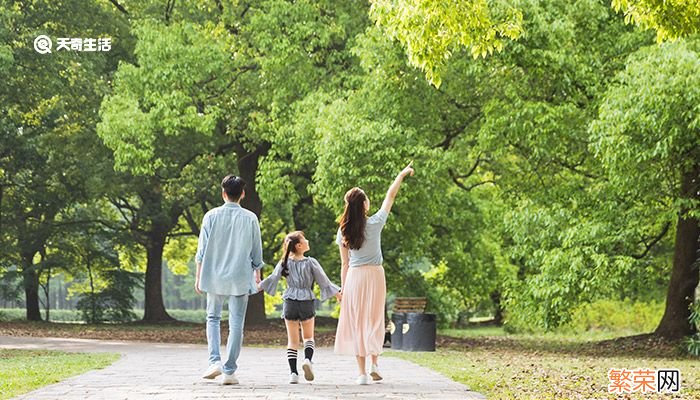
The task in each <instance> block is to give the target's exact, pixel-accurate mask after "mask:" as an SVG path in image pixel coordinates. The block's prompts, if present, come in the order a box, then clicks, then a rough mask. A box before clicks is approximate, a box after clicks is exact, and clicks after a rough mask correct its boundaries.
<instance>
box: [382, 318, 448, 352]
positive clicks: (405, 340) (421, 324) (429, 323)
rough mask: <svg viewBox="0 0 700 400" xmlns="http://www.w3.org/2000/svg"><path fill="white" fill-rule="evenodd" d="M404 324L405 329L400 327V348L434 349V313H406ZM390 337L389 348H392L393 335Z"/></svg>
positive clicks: (435, 328)
mask: <svg viewBox="0 0 700 400" xmlns="http://www.w3.org/2000/svg"><path fill="white" fill-rule="evenodd" d="M406 325H407V326H406V329H402V331H403V336H402V338H401V349H402V350H406V351H435V338H436V334H437V325H436V321H435V314H426V313H406ZM391 339H392V346H391V348H394V346H393V340H394V337H393V335H392V337H391Z"/></svg>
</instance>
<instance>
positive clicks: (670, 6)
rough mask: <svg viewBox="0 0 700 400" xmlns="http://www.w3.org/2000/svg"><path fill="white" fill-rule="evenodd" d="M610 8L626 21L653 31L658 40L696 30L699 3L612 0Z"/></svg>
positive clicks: (672, 37)
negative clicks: (622, 15) (621, 13)
mask: <svg viewBox="0 0 700 400" xmlns="http://www.w3.org/2000/svg"><path fill="white" fill-rule="evenodd" d="M612 7H613V9H615V11H618V12H620V11H622V12H624V14H625V21H626V22H628V23H634V24H636V25H637V26H639V27H640V28H642V29H653V30H655V31H656V39H657V41H659V42H662V41H666V40H675V39H679V38H683V37H689V36H692V35H694V34H696V33H698V32H700V6H698V4H697V3H694V2H692V1H664V0H612Z"/></svg>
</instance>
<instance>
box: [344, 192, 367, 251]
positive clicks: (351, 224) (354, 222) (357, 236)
mask: <svg viewBox="0 0 700 400" xmlns="http://www.w3.org/2000/svg"><path fill="white" fill-rule="evenodd" d="M365 200H367V195H365V192H363V191H362V189H360V188H358V187H354V188H352V189H350V190H348V192H347V193H345V210H344V211H343V215H342V216H341V217H340V233H341V234H342V235H343V245H344V246H346V247H348V248H350V249H352V250H357V249H359V248H360V247H362V245H363V244H364V243H365V225H367V211H366V210H365Z"/></svg>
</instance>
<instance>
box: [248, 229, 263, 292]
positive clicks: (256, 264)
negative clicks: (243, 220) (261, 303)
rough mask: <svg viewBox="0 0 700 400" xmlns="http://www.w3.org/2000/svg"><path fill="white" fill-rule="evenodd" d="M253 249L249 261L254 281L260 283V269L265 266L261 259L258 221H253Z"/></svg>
mask: <svg viewBox="0 0 700 400" xmlns="http://www.w3.org/2000/svg"><path fill="white" fill-rule="evenodd" d="M252 235H253V248H252V249H251V250H250V259H251V260H252V264H253V269H255V281H256V282H260V269H261V268H262V267H263V266H264V265H265V262H263V259H262V254H263V251H262V239H261V237H260V224H259V223H258V219H257V218H255V219H254V220H253V232H252Z"/></svg>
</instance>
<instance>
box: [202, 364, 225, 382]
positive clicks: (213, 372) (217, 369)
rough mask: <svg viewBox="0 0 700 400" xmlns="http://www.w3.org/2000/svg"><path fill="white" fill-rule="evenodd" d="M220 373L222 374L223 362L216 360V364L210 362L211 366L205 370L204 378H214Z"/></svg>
mask: <svg viewBox="0 0 700 400" xmlns="http://www.w3.org/2000/svg"><path fill="white" fill-rule="evenodd" d="M219 375H221V363H219V362H215V363H214V364H210V365H209V368H207V370H206V371H204V374H203V375H202V378H204V379H214V378H216V377H217V376H219Z"/></svg>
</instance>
